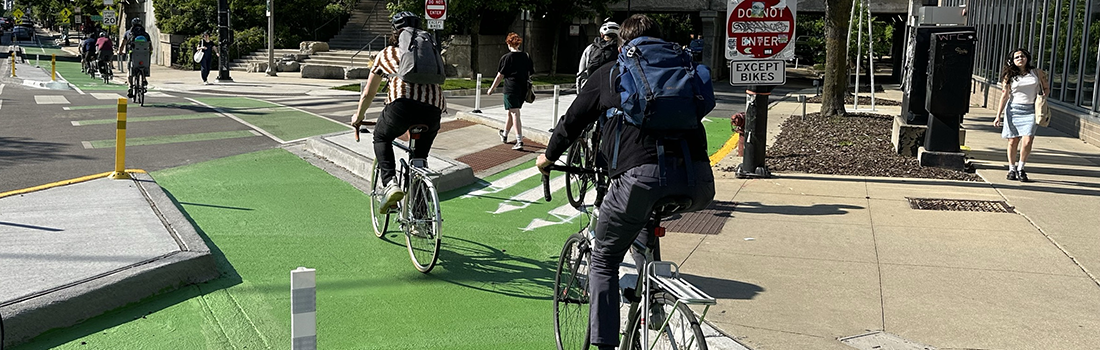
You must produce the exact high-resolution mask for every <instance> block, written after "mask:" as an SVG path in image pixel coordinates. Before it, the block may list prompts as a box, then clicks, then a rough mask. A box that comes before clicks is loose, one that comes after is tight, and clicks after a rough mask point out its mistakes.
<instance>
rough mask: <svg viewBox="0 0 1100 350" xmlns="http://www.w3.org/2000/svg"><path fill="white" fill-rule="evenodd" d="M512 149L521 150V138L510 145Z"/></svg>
mask: <svg viewBox="0 0 1100 350" xmlns="http://www.w3.org/2000/svg"><path fill="white" fill-rule="evenodd" d="M512 149H514V150H517V151H519V150H523V141H522V140H516V145H515V146H512Z"/></svg>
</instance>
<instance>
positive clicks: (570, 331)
mask: <svg viewBox="0 0 1100 350" xmlns="http://www.w3.org/2000/svg"><path fill="white" fill-rule="evenodd" d="M550 169H551V170H559V171H565V172H567V173H582V174H590V175H591V174H593V173H595V172H596V170H592V169H584V168H576V167H569V166H551V168H550ZM548 180H549V177H548V176H545V175H544V176H543V192H544V196H545V197H546V200H547V201H549V200H550V187H549V181H548ZM690 206H691V202H690V199H688V198H686V197H666V198H663V199H661V200H659V201H658V202H657V204H656V205H654V207H653V214H652V216H651V218H650V220H649V223H647V225H646V230H645V231H646V235H647V237H648V239H646V240H644V241H643V240H636V241H634V244H633V245H632V247H631V249H632V250H633V251H634V252H635V253H637V254H641V256H643V257H644V259H643V263H642V264H641V266H639V267H638V279H637V283H636V284H635V285H634V286H633V288H629V287H627V288H624V289H623V290H622V295H623V297H625V298H626V299H627V300H628V301H630V310H629V312H628V313H627V321H626V326H625V328H624V329H622V330H621V333H620V344H619V349H624V350H625V349H630V350H642V349H662V350H663V349H675V350H684V349H694V350H706V349H707V343H706V338H705V337H704V336H703V330H702V326H701V324H702V320H703V319H704V318H705V317H706V314H707V311H709V310H710V307H711V306H712V305H715V304H717V300H716V299H714V298H713V297H711V296H709V295H707V294H706V293H705V292H703V291H702V290H700V289H699V288H698V287H696V286H694V285H692V284H691V283H689V282H687V281H685V280H684V279H683V278H681V277H680V268H679V266H677V265H676V264H675V263H673V262H670V261H661V260H660V244H659V241H658V239H659V238H660V237H663V236H664V233H665V230H664V228H663V227H661V219H662V218H665V217H668V216H670V215H672V214H675V213H677V212H680V211H682V210H683V209H685V208H688V207H690ZM578 209H582V210H584V211H585V212H586V213H587V214H588V215H589V224H588V226H587V227H585V228H584V229H582V230H581V232H577V233H574V234H572V235H570V236H569V238H568V239H566V241H565V246H564V247H562V252H561V255H560V256H559V257H558V266H557V272H556V274H555V276H554V296H553V300H554V336H555V338H556V339H555V340H556V342H557V346H558V349H559V350H571V349H578V350H587V349H588V348H589V346H590V345H591V344H590V343H589V324H588V320H589V317H588V310H589V305H590V300H589V289H588V287H589V286H588V270H589V266H591V265H590V263H591V257H592V247H593V246H594V244H595V235H594V234H595V226H596V221H597V219H598V217H599V210H598V209H597V208H595V207H591V206H589V207H583V208H578ZM643 242H644V243H643ZM691 305H703V306H704V308H703V312H702V314H700V316H699V317H696V316H695V313H694V312H693V311H692V310H691V308H690V306H691Z"/></svg>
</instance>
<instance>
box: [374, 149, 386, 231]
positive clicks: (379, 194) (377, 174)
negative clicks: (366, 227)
mask: <svg viewBox="0 0 1100 350" xmlns="http://www.w3.org/2000/svg"><path fill="white" fill-rule="evenodd" d="M381 177H382V170H380V169H379V168H378V161H377V160H375V161H374V171H372V172H371V177H370V184H371V191H370V219H371V220H370V221H371V226H373V227H374V235H375V236H376V237H378V238H382V236H385V235H386V229H387V228H389V225H390V211H389V210H386V213H385V214H382V213H380V212H379V210H382V204H385V203H382V202H384V201H386V193H385V192H386V190H385V189H386V187H385V186H382V179H381Z"/></svg>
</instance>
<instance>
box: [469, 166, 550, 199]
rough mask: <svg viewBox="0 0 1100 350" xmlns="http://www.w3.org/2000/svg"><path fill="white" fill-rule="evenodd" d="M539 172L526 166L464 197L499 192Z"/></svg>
mask: <svg viewBox="0 0 1100 350" xmlns="http://www.w3.org/2000/svg"><path fill="white" fill-rule="evenodd" d="M538 173H539V170H538V169H536V168H535V167H530V168H526V169H523V170H520V171H517V172H514V173H511V174H508V175H507V176H505V177H502V178H499V179H497V180H496V181H492V182H489V185H488V186H486V187H485V188H482V189H480V190H477V191H473V192H470V193H467V194H465V195H463V196H462V198H470V197H478V196H484V195H487V194H493V193H497V192H500V191H503V190H506V189H508V188H511V187H512V186H515V185H516V184H517V183H519V182H520V181H523V180H527V179H529V178H531V177H532V176H535V175H537V174H538Z"/></svg>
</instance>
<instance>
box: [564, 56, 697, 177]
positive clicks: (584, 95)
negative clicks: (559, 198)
mask: <svg viewBox="0 0 1100 350" xmlns="http://www.w3.org/2000/svg"><path fill="white" fill-rule="evenodd" d="M613 67H615V62H609V63H607V64H604V65H603V66H601V67H600V68H599V69H597V70H596V71H595V72H593V73H592V76H590V77H589V78H588V82H587V83H585V84H584V87H582V88H581V90H580V91H577V98H576V99H575V100H573V104H571V105H569V109H568V110H567V111H566V112H565V116H563V117H562V118H561V120H559V121H558V125H557V126H555V127H554V134H553V135H551V136H550V142H549V144H548V145H546V158H547V159H549V160H551V161H556V160H558V158H560V157H561V155H562V154H563V153H565V152H566V151H567V150H568V149H569V146H570V145H571V144H572V143H573V141H574V140H576V139H577V138H578V137H579V136H580V134H581V133H582V132H584V129H585V127H587V126H588V125H589V124H592V123H594V122H596V121H597V120H598V119H599V118H601V117H603V116H604V115H605V114H606V112H607V110H608V109H610V108H612V107H619V106H620V102H621V101H620V97H619V92H618V91H617V90H616V89H617V87H618V85H619V72H618V71H617V70H615V71H614V72H612V68H613ZM621 119H622V118H615V119H611V120H606V121H605V123H604V125H603V133H602V134H601V137H600V156H601V157H602V159H603V161H604V162H606V163H604V164H610V163H611V160H612V158H613V157H614V155H615V153H614V149H615V139H616V136H617V134H618V131H617V130H618V129H619V127H620V126H621V128H622V138H621V139H620V141H619V142H620V144H619V158H618V160H617V164H616V165H617V166H616V167H615V168H614V169H609V170H610V175H611V177H616V176H618V175H619V174H622V173H623V172H626V171H627V170H630V169H631V168H633V167H636V166H639V165H642V164H657V141H658V139H660V138H662V137H675V138H682V139H684V140H686V141H687V144H688V151H689V152H688V153H689V154H690V156H691V160H692V162H699V161H708V159H709V158H708V155H707V134H706V131H705V130H704V129H703V128H701V127H700V128H698V129H696V130H690V131H685V132H680V133H669V132H662V133H661V134H660V135H656V134H655V133H653V132H647V131H644V130H642V129H640V128H638V127H635V126H633V125H630V124H627V123H624V122H623V121H622V120H621ZM664 144H665V149H666V153H668V154H669V155H671V156H675V157H677V158H682V157H683V156H682V154H683V152H682V151H681V150H680V142H679V141H678V140H677V141H674V142H670V141H665V143H664Z"/></svg>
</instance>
